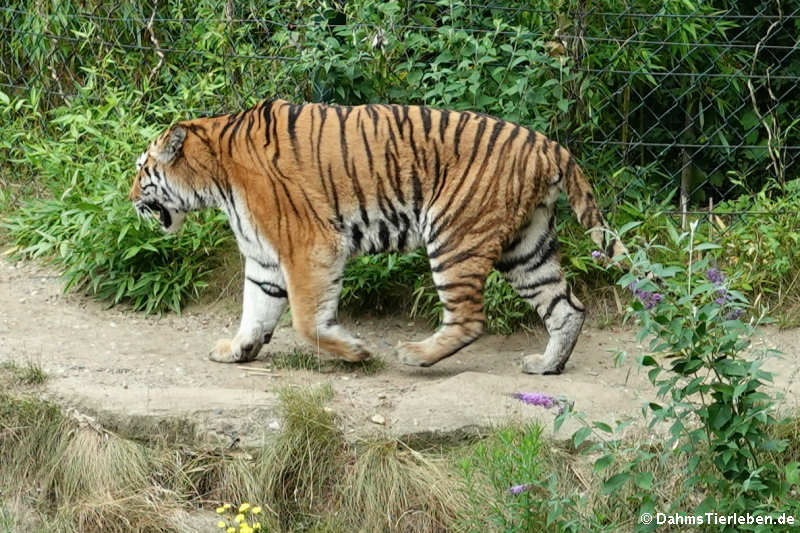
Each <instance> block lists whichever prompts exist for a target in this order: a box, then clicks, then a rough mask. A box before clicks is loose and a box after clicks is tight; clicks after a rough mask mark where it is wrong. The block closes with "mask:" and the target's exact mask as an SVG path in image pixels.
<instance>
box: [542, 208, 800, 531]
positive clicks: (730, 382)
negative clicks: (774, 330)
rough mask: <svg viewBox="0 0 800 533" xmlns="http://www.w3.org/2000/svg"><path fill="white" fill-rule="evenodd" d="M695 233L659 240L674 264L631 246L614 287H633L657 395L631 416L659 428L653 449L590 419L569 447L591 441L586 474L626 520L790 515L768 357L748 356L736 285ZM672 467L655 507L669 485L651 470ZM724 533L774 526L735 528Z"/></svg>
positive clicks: (747, 328) (789, 465)
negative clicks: (627, 266) (590, 470)
mask: <svg viewBox="0 0 800 533" xmlns="http://www.w3.org/2000/svg"><path fill="white" fill-rule="evenodd" d="M696 227H697V223H696V222H695V223H692V224H691V226H690V231H689V232H684V233H678V232H673V233H671V234H670V239H671V241H672V242H671V246H672V248H673V251H674V252H675V251H677V252H678V253H677V254H675V253H673V254H672V255H673V256H675V255H678V256H680V257H681V258H682V259H683V260H684V261H685V263H682V262H678V261H673V262H671V263H670V264H662V263H656V262H650V261H649V260H648V259H647V253H646V251H644V250H640V251H639V252H637V253H636V254H635V255H634V256H633V258H632V263H633V268H632V270H631V272H629V273H626V274H625V275H624V276H622V278H620V280H619V282H618V284H619V285H620V286H623V287H627V288H629V289H630V290H631V291H633V293H634V296H635V299H634V301H633V303H632V311H631V313H632V315H633V316H635V318H636V319H637V321H638V322H639V323H640V324H641V330H640V334H639V339H640V340H645V339H649V345H650V354H648V355H644V356H643V357H642V358H641V360H640V362H641V364H642V366H643V367H645V368H648V369H649V371H648V377H649V378H650V381H651V382H652V383H653V385H654V386H655V387H656V391H657V395H658V398H659V399H658V401H656V402H650V403H649V404H648V405H647V406H646V407H645V408H644V409H643V410H644V412H645V414H647V415H649V420H650V428H652V430H653V431H656V432H661V431H664V432H666V435H665V440H664V442H663V444H659V445H658V446H646V445H643V444H642V443H635V442H634V443H633V444H631V443H630V442H628V443H626V442H625V441H623V440H622V439H620V438H615V435H617V434H619V432H620V431H621V430H622V429H624V427H625V424H622V425H618V426H617V427H616V428H612V427H611V426H610V425H608V424H605V423H602V422H595V423H593V424H588V423H585V422H584V424H585V425H584V427H583V428H581V429H580V430H578V432H576V433H575V435H574V437H573V439H574V441H575V445H576V446H577V445H578V444H580V443H581V442H583V441H584V440H586V439H587V438H588V437H590V436H594V438H595V439H596V443H594V444H592V445H590V446H589V447H588V448H587V450H586V451H587V452H590V453H594V454H599V458H597V459H595V462H594V467H595V470H596V471H597V472H598V473H603V475H604V476H605V477H604V479H605V481H604V483H603V488H604V491H605V493H606V494H608V497H609V499H610V500H612V501H618V498H619V495H620V494H621V491H622V494H626V495H627V505H628V506H629V508H631V509H634V508H635V509H637V511H636V512H635V513H634V514H635V515H636V516H638V515H641V514H642V513H645V512H646V513H651V514H652V513H654V512H655V511H656V510H657V511H660V512H664V513H668V514H672V513H689V514H692V515H700V514H703V513H705V512H708V511H713V512H716V513H719V514H721V515H728V514H732V513H739V514H745V513H748V512H749V513H751V514H753V515H759V516H765V517H766V516H772V517H777V516H778V515H779V514H780V513H783V512H789V513H791V511H792V505H793V504H791V502H792V498H793V497H792V496H791V494H792V493H791V490H792V489H791V487H792V486H793V485H795V484H796V483H797V476H796V471H797V464H798V463H797V461H796V459H795V460H786V458H785V456H784V455H782V452H783V451H785V450H786V448H787V444H788V442H787V440H786V439H785V438H780V437H779V435H780V428H781V427H783V425H782V424H785V422H783V423H781V422H779V420H778V419H776V415H775V409H776V406H775V400H774V399H773V397H772V396H770V394H769V393H768V391H767V388H766V385H767V384H768V383H769V382H770V381H771V380H772V374H770V373H769V372H767V371H765V370H764V369H763V365H764V359H765V358H766V357H769V356H771V355H773V352H770V351H767V352H765V353H762V354H760V355H759V354H756V356H755V357H754V356H753V355H752V349H751V346H750V342H749V340H748V339H749V337H750V336H751V335H752V333H753V329H754V322H753V321H750V322H749V323H745V322H743V321H742V316H743V314H744V313H745V311H746V310H747V309H748V301H747V299H746V298H745V296H744V295H743V294H742V293H741V292H739V291H737V290H734V289H733V288H732V287H734V286H735V285H736V283H737V279H736V278H726V277H725V275H724V274H723V273H722V272H721V271H720V270H719V269H717V268H715V267H713V266H712V264H711V262H710V256H709V255H708V254H706V256H705V257H701V258H698V256H700V255H701V254H702V253H703V252H706V251H708V250H711V249H713V248H714V247H715V245H712V244H709V243H701V244H697V243H696V235H695V231H696ZM684 264H685V266H684ZM646 274H649V275H650V276H652V280H651V279H649V278H647V277H646ZM654 280H657V281H654ZM567 416H570V413H566V414H565V415H563V416H561V417H559V418H558V419H557V423H558V424H560V423H561V422H563V420H564V418H565V417H567ZM579 418H581V417H580V416H579ZM581 419H582V418H581ZM618 457H625V458H626V459H625V461H617V460H616V459H615V458H618ZM676 461H678V462H681V463H685V467H684V469H683V470H682V472H683V475H682V479H681V485H682V490H681V496H680V497H673V498H672V499H670V500H666V501H665V500H664V499H662V498H660V497H659V494H661V493H662V492H663V491H664V487H665V486H666V485H668V484H669V483H671V482H672V479H671V478H669V477H668V476H665V477H661V476H654V475H653V474H652V464H653V463H654V462H656V463H660V464H662V465H663V464H670V463H674V462H676ZM623 489H625V490H623ZM625 491H627V492H625ZM656 527H657V524H656V523H655V522H653V523H652V524H642V523H638V524H635V525H634V528H635V529H636V530H641V531H652V530H655V528H656ZM730 530H731V531H733V530H736V531H741V530H748V531H750V530H752V531H774V530H776V529H775V527H774V525H773V526H770V527H768V528H764V527H759V526H756V525H745V526H743V525H741V524H738V525H737V526H736V527H735V528H730Z"/></svg>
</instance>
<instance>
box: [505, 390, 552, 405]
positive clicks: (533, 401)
mask: <svg viewBox="0 0 800 533" xmlns="http://www.w3.org/2000/svg"><path fill="white" fill-rule="evenodd" d="M512 396H513V397H514V398H516V399H517V400H520V401H523V402H525V403H527V404H528V405H538V406H540V407H544V408H545V409H550V408H551V407H553V406H555V405H558V400H557V399H556V398H554V397H553V396H550V395H549V394H544V393H541V392H515V393H514V394H512Z"/></svg>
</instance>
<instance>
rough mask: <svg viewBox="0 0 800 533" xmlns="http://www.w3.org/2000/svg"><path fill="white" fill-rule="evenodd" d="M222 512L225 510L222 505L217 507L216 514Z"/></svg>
mask: <svg viewBox="0 0 800 533" xmlns="http://www.w3.org/2000/svg"><path fill="white" fill-rule="evenodd" d="M224 512H225V508H224V507H217V514H222V513H224Z"/></svg>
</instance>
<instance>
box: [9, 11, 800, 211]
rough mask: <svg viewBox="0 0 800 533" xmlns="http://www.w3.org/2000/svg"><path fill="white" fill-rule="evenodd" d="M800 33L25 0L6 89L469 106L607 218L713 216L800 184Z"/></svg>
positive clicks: (54, 96)
mask: <svg viewBox="0 0 800 533" xmlns="http://www.w3.org/2000/svg"><path fill="white" fill-rule="evenodd" d="M799 28H800V1H794V2H780V1H777V2H776V1H764V2H734V1H728V2H725V1H716V2H710V3H709V2H700V1H698V2H694V1H691V0H682V1H673V0H670V1H667V2H649V1H638V2H619V1H615V0H604V1H600V2H584V1H577V0H570V1H565V2H554V1H546V0H532V1H528V2H512V1H509V2H506V3H505V4H503V5H499V4H497V5H495V4H489V5H482V4H473V3H469V2H463V1H460V2H459V1H455V0H408V1H405V2H403V1H400V2H376V1H369V0H362V1H360V2H351V3H345V2H343V1H342V2H337V1H331V2H322V3H319V2H311V1H303V0H298V1H292V2H288V1H278V2H271V3H265V4H263V5H261V4H259V3H258V2H254V1H250V2H240V1H238V0H202V1H198V2H194V3H182V2H179V1H172V2H170V1H164V0H162V1H161V2H160V3H159V2H158V1H156V2H154V3H139V2H123V3H121V4H114V5H111V4H110V3H103V2H96V3H92V2H89V3H78V2H63V3H61V4H58V3H56V4H52V5H51V4H48V3H44V2H32V1H16V2H13V1H12V2H10V3H9V4H7V5H5V6H2V7H0V90H2V91H3V92H6V93H8V94H12V95H17V96H27V97H29V98H31V99H32V100H35V101H36V102H37V105H38V106H40V107H41V108H43V109H52V108H54V107H57V106H64V105H71V104H72V103H74V102H75V101H77V100H79V99H88V100H89V101H92V102H96V105H98V106H103V105H113V102H114V100H113V99H110V97H109V94H111V93H114V91H115V90H118V89H122V90H125V91H128V92H133V93H135V94H137V95H140V102H142V103H143V104H145V105H146V106H150V108H152V106H156V107H157V106H159V105H172V106H175V107H176V115H180V116H186V117H188V116H192V115H195V114H198V113H216V112H223V111H233V110H237V109H239V108H241V107H244V106H247V105H250V104H252V103H254V102H255V101H257V100H259V99H262V98H267V97H274V96H281V97H286V98H289V99H293V100H296V101H303V100H326V101H329V102H339V103H344V104H354V103H361V102H369V101H392V102H397V103H424V104H428V105H433V106H437V107H455V108H470V109H474V110H478V111H483V112H487V113H492V114H498V115H501V116H503V117H505V118H508V119H511V120H517V121H519V122H522V123H523V124H525V125H527V126H530V127H534V128H536V129H539V130H542V131H544V132H545V133H547V134H548V135H550V136H552V137H555V138H557V139H558V140H560V141H561V142H563V143H564V144H566V145H567V146H569V147H570V148H571V149H572V150H573V151H574V152H575V153H576V154H578V156H579V158H580V159H581V160H582V162H583V164H584V165H585V166H588V167H589V168H590V170H591V173H592V174H593V175H594V176H595V182H596V183H597V184H598V187H600V188H602V189H603V190H604V192H605V193H607V194H604V198H606V207H613V206H614V205H616V204H618V203H620V202H624V201H625V200H626V199H627V198H631V197H636V196H638V197H640V198H641V197H642V195H643V191H647V194H646V195H645V196H646V197H647V198H649V199H650V201H652V202H654V203H658V204H661V206H662V209H661V211H662V212H666V213H668V214H676V213H677V214H681V213H687V212H695V213H698V214H702V213H707V211H706V210H707V209H708V206H709V204H712V205H715V206H716V205H718V204H720V203H721V202H724V201H726V200H731V199H733V198H736V197H740V196H741V195H743V194H746V193H748V192H749V191H754V190H757V189H761V188H763V187H764V186H767V185H775V186H776V187H777V190H780V189H781V187H783V186H784V184H785V183H786V181H787V180H790V179H791V178H793V177H795V176H796V174H797V169H798V164H799V163H800V161H799V160H798V157H800V132H798V128H797V118H796V117H800V98H798V92H797V82H798V80H799V79H800V54H798V47H800V43H798V35H800V31H798V29H799ZM176 101H177V102H179V104H176V103H175V102H176ZM176 118H179V117H176Z"/></svg>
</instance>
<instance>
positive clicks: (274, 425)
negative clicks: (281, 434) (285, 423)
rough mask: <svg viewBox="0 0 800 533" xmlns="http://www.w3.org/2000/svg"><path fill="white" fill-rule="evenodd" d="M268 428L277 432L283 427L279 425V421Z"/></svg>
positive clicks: (271, 423)
mask: <svg viewBox="0 0 800 533" xmlns="http://www.w3.org/2000/svg"><path fill="white" fill-rule="evenodd" d="M267 427H268V428H269V429H271V430H274V431H277V430H279V429H280V428H281V425H280V424H279V423H278V421H277V420H273V421H272V422H270V423H269V425H268V426H267Z"/></svg>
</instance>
